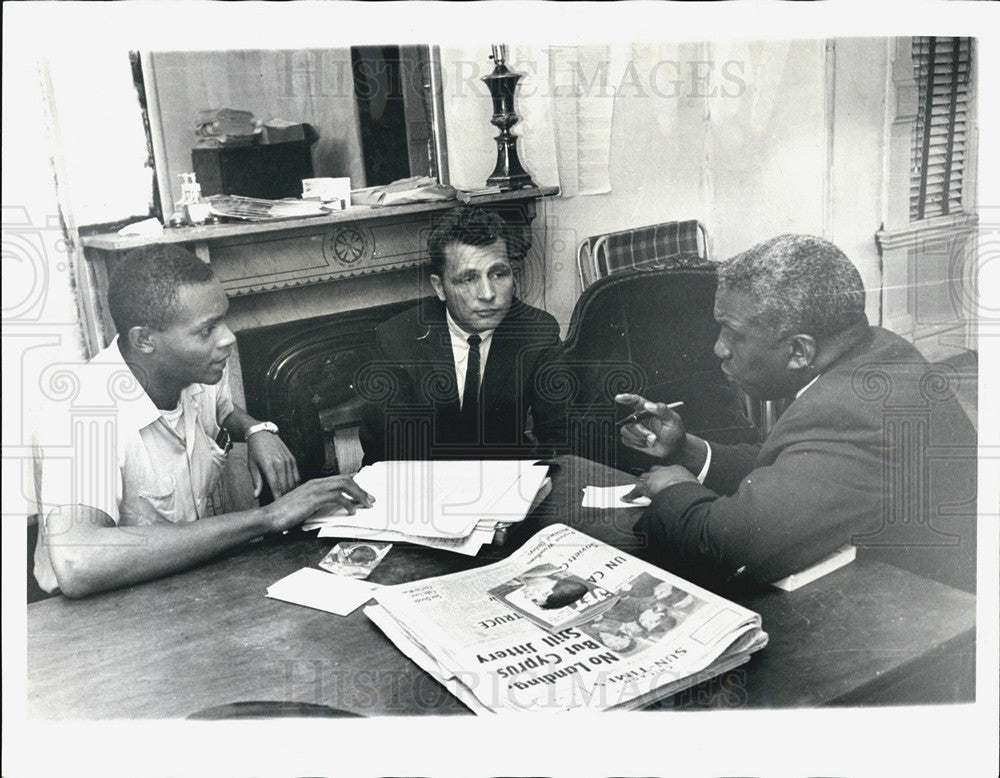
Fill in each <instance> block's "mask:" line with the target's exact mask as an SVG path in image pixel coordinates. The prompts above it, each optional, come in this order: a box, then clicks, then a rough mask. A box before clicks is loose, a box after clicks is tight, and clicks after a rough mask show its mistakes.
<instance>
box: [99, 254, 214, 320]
mask: <svg viewBox="0 0 1000 778" xmlns="http://www.w3.org/2000/svg"><path fill="white" fill-rule="evenodd" d="M214 278H215V276H214V275H213V274H212V268H211V267H209V265H208V263H206V262H202V261H201V260H200V259H198V257H196V256H195V255H194V254H192V253H191V252H190V251H188V250H187V249H183V248H181V247H180V246H175V245H171V244H157V245H153V246H143V247H142V248H138V249H135V250H134V251H130V252H129V253H128V254H126V255H125V257H124V259H122V261H121V262H119V263H118V264H117V265H116V266H115V269H114V270H113V271H112V273H111V278H110V279H109V280H108V308H110V309H111V319H112V320H113V321H114V323H115V328H116V329H117V330H118V334H119V335H120V336H121V337H123V338H124V337H125V336H126V334H127V333H128V331H129V330H131V329H132V328H133V327H152V328H153V329H154V330H160V331H162V330H165V329H166V328H167V327H169V326H170V325H171V324H172V323H173V320H174V316H175V314H176V309H177V292H178V289H179V288H180V287H181V286H183V285H185V284H206V283H208V282H210V281H212V280H214Z"/></svg>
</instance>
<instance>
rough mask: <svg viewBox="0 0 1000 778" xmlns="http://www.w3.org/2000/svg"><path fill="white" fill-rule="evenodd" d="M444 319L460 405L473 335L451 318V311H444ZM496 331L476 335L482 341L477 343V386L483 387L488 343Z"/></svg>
mask: <svg viewBox="0 0 1000 778" xmlns="http://www.w3.org/2000/svg"><path fill="white" fill-rule="evenodd" d="M445 318H446V319H447V320H448V333H449V334H450V335H451V356H452V359H454V360H455V380H456V381H458V403H459V405H462V403H463V402H464V399H465V398H464V397H463V395H464V394H465V372H466V368H467V367H468V365H469V336H470V335H472V334H473V333H471V332H466V331H465V330H463V329H462V328H461V327H459V326H458V324H457V323H456V322H455V320H454V319H453V318H451V311H447V310H446V311H445ZM494 332H496V330H486V331H485V332H480V333H478V335H479V337H480V338H481V339H482V340H481V341H480V343H479V385H480V386H482V385H483V375H485V373H486V358H487V357H488V356H489V354H490V343H492V342H493V333H494Z"/></svg>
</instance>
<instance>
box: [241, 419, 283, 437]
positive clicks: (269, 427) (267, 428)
mask: <svg viewBox="0 0 1000 778" xmlns="http://www.w3.org/2000/svg"><path fill="white" fill-rule="evenodd" d="M255 432H273V433H274V434H275V435H277V434H278V425H277V424H275V423H274V422H273V421H262V422H260V423H259V424H254V425H253V426H252V427H250V428H249V429H247V432H246V439H247V440H249V439H250V436H251V435H253V434H254V433H255Z"/></svg>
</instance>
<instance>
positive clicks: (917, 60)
mask: <svg viewBox="0 0 1000 778" xmlns="http://www.w3.org/2000/svg"><path fill="white" fill-rule="evenodd" d="M971 61H972V39H971V38H938V37H916V38H914V39H913V67H914V70H915V76H916V81H917V84H918V86H919V101H920V102H919V108H918V113H917V123H916V128H915V132H914V138H913V159H912V165H911V168H910V221H911V222H912V221H920V220H921V219H928V218H931V217H933V216H947V215H948V214H950V213H956V212H959V211H961V208H962V182H963V178H964V172H965V159H966V142H967V138H968V134H967V131H968V123H969V75H970V63H971Z"/></svg>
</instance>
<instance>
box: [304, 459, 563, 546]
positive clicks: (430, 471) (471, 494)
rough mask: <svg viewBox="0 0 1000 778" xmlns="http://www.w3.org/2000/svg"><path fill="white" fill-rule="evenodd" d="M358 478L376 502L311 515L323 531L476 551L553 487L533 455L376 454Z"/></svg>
mask: <svg viewBox="0 0 1000 778" xmlns="http://www.w3.org/2000/svg"><path fill="white" fill-rule="evenodd" d="M354 480H355V482H356V483H357V484H358V486H360V487H361V488H362V489H364V490H365V491H366V492H368V493H369V494H371V495H372V496H374V497H375V505H374V506H373V507H371V508H367V509H362V510H358V511H357V512H356V513H355V514H354V515H353V516H351V515H349V514H348V513H347V511H346V510H343V509H341V510H338V511H336V512H333V513H331V514H327V515H325V516H319V517H317V516H314V517H312V518H310V519H309V520H307V521H306V522H305V524H303V525H302V528H303V529H306V530H312V529H318V530H319V536H320V537H337V538H361V539H364V540H387V541H390V542H407V543H416V544H418V545H422V546H429V547H431V548H441V549H445V550H447V551H454V552H456V553H459V554H466V555H467V556H475V555H476V554H477V553H479V549H480V548H482V547H483V545H484V544H487V543H492V542H493V538H494V536H495V535H496V532H497V529H498V528H502V527H506V526H509V525H510V524H512V523H514V522H518V521H521V520H523V519H524V517H525V516H527V515H528V513H530V512H531V509H532V508H533V507H534V505H535V504H536V501H537V499H538V497H539V495H540V494H541V495H542V496H544V494H546V493H547V492H546V489H547V488H548V487H549V481H548V468H547V467H546V466H544V465H536V464H535V463H534V462H532V461H530V460H527V461H526V460H516V459H514V460H486V461H478V460H473V461H469V460H464V461H452V460H436V461H394V462H391V461H390V462H377V463H376V464H374V465H370V466H368V467H363V468H361V470H360V471H359V472H358V474H357V475H355V476H354Z"/></svg>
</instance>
